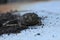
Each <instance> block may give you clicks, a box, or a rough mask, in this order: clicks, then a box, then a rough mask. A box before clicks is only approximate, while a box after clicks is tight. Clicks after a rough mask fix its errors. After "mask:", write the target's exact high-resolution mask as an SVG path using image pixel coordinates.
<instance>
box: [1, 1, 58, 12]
mask: <svg viewBox="0 0 60 40" xmlns="http://www.w3.org/2000/svg"><path fill="white" fill-rule="evenodd" d="M50 1H57V0H0V12H6V11H10V10H22V9H23V8H24V6H25V5H26V6H29V5H32V4H33V5H34V4H35V3H37V2H39V3H41V2H50ZM58 1H59V0H58Z"/></svg>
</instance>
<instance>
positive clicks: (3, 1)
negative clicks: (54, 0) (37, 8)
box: [0, 0, 48, 4]
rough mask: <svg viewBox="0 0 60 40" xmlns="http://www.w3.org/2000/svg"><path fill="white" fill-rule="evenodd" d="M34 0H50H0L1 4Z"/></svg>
mask: <svg viewBox="0 0 60 40" xmlns="http://www.w3.org/2000/svg"><path fill="white" fill-rule="evenodd" d="M32 1H48V0H0V4H5V3H13V2H32Z"/></svg>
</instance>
